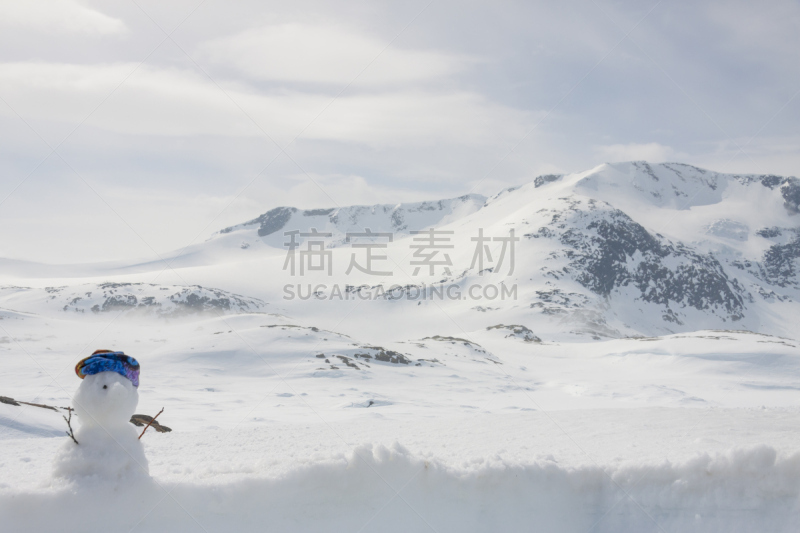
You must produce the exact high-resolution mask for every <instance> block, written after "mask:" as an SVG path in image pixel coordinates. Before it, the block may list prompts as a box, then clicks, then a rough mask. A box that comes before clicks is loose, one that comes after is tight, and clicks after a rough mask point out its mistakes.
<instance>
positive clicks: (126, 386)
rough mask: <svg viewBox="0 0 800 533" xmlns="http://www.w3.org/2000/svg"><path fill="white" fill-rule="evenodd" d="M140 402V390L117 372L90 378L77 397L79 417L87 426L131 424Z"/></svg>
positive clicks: (86, 379)
mask: <svg viewBox="0 0 800 533" xmlns="http://www.w3.org/2000/svg"><path fill="white" fill-rule="evenodd" d="M138 403H139V391H138V390H137V389H136V387H134V386H133V383H131V381H130V380H129V379H128V378H125V377H122V376H121V375H119V374H117V373H116V372H100V373H98V374H92V375H90V376H86V378H84V380H83V383H81V385H80V387H78V392H76V393H75V397H74V398H73V404H74V406H75V414H76V415H78V418H79V419H80V421H81V425H83V426H95V425H99V426H104V427H108V426H115V425H120V424H128V423H129V422H130V419H131V416H133V413H134V412H136V405H137V404H138Z"/></svg>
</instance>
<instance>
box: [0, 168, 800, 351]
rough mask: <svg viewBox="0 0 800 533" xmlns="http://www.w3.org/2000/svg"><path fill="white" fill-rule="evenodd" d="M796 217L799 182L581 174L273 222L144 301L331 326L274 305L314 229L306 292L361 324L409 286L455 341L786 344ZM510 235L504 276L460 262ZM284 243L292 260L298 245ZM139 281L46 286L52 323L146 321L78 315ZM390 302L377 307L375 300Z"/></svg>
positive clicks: (280, 213)
mask: <svg viewBox="0 0 800 533" xmlns="http://www.w3.org/2000/svg"><path fill="white" fill-rule="evenodd" d="M799 206H800V180H798V179H797V178H794V177H780V176H774V175H734V174H722V173H718V172H712V171H709V170H704V169H700V168H697V167H693V166H690V165H684V164H678V163H664V164H658V165H651V164H648V163H646V162H629V163H616V164H604V165H600V166H598V167H596V168H593V169H591V170H588V171H585V172H580V173H574V174H568V175H546V176H539V177H537V178H535V179H533V180H532V181H531V182H529V183H527V184H524V185H522V186H519V187H512V188H509V189H505V190H503V191H501V192H499V193H498V194H496V195H494V196H492V197H491V198H488V199H487V198H485V197H483V196H479V195H466V196H462V197H459V198H455V199H450V200H441V201H438V202H437V201H434V202H419V203H411V204H398V205H375V206H350V207H340V208H329V209H315V210H305V211H303V210H300V209H296V208H293V207H278V208H274V209H272V210H270V211H267V212H266V213H264V214H263V215H261V216H260V217H258V218H256V219H253V220H250V221H247V222H243V223H241V224H238V225H235V226H231V227H228V228H224V229H222V230H221V231H219V232H218V233H216V234H214V235H213V236H212V237H211V238H210V239H209V240H208V241H206V242H205V243H203V244H201V245H197V246H195V247H194V248H192V249H189V250H187V251H185V252H184V253H183V254H182V255H181V254H173V255H171V256H169V257H170V259H169V261H170V263H171V264H172V265H174V266H170V267H166V270H167V271H168V273H169V271H175V272H176V274H177V273H178V271H176V270H175V269H176V268H177V269H178V270H179V271H180V272H183V273H181V274H179V276H178V277H174V278H173V279H172V280H171V282H172V283H173V285H174V286H175V287H173V288H174V289H175V290H168V289H166V288H158V289H153V291H155V293H154V295H155V296H158V295H173V294H177V292H176V291H177V288H176V287H179V286H181V285H187V284H189V283H191V284H192V285H202V286H215V287H223V288H224V289H225V290H226V291H232V292H235V293H238V294H244V295H248V297H243V296H234V295H227V294H226V295H223V296H219V295H217V294H216V292H214V294H208V295H205V294H203V295H201V294H199V293H198V294H196V295H194V296H192V298H195V297H196V301H207V302H211V303H209V304H208V305H212V303H213V302H217V301H219V302H230V303H231V307H230V310H228V309H223V311H225V312H237V310H239V311H247V310H255V309H260V306H261V304H260V303H257V302H259V301H266V302H271V303H274V304H279V305H282V306H284V307H286V308H287V309H289V310H290V311H291V312H292V313H294V315H295V316H297V315H307V316H319V317H321V318H322V319H324V318H325V317H328V316H330V315H331V313H330V307H329V306H328V307H324V306H323V307H319V306H317V307H315V302H316V301H317V300H318V299H319V298H321V297H324V291H316V292H315V293H314V297H313V298H311V299H310V301H309V300H308V299H295V300H294V301H289V302H286V301H283V300H284V299H285V293H284V292H283V291H282V288H283V287H285V286H286V284H291V283H293V284H297V283H309V282H311V281H312V278H309V277H305V278H304V277H302V276H301V277H295V276H293V275H290V272H288V271H287V268H286V267H287V264H288V263H287V262H285V261H284V258H285V257H286V253H287V248H286V246H285V245H286V242H287V237H286V236H285V235H284V233H285V232H290V231H299V232H310V231H311V230H312V229H315V230H317V231H318V232H320V233H322V234H330V236H328V237H325V238H324V242H325V248H326V250H327V251H329V252H330V254H331V256H330V260H331V262H332V263H333V264H334V266H333V268H332V272H331V275H329V276H327V275H325V276H322V277H315V278H313V281H314V282H315V283H324V284H325V285H326V286H328V287H330V286H333V285H338V286H339V287H342V288H345V287H349V288H347V289H346V290H347V291H349V292H350V293H351V294H354V295H356V296H359V297H360V296H363V295H364V293H365V291H371V292H373V293H374V292H376V289H377V288H380V291H378V292H380V293H382V296H381V297H380V298H379V299H380V300H381V301H382V302H383V303H380V302H378V303H376V302H371V303H369V304H366V305H365V306H363V307H362V308H361V309H359V310H358V311H355V314H356V315H362V313H363V316H361V319H362V320H365V321H369V320H370V319H372V318H374V317H375V316H376V314H377V315H380V314H381V313H384V312H387V313H388V312H401V311H400V310H406V308H405V307H403V306H404V305H405V303H407V301H408V296H409V295H410V294H411V293H413V292H417V293H418V292H419V290H420V289H421V288H422V287H423V286H428V287H430V286H431V285H434V286H438V285H445V286H451V285H455V286H457V288H458V290H459V291H460V292H459V297H458V298H446V299H445V300H444V301H442V302H441V303H439V304H437V306H438V307H439V308H441V310H443V311H446V312H447V313H450V314H452V315H453V316H456V317H458V318H459V319H463V320H464V321H465V323H468V324H469V325H470V326H469V327H475V328H479V329H485V328H491V327H494V326H496V325H498V324H514V325H519V326H521V327H525V328H527V329H528V330H529V331H531V332H532V333H531V334H532V335H534V336H537V337H541V338H542V339H544V340H547V339H548V337H549V338H558V337H559V336H561V335H572V334H577V335H581V336H587V335H588V336H589V337H591V338H604V337H606V338H608V337H612V338H616V337H626V336H641V335H644V336H649V335H661V334H671V333H677V332H686V331H694V330H698V329H740V330H749V331H754V332H762V333H769V334H778V335H791V334H792V332H793V331H794V327H793V321H794V317H796V316H799V315H800V306H799V305H798V303H797V302H798V299H800V279H799V278H798V276H797V271H798V268H800V265H798V258H800V216H798V209H799ZM425 228H432V229H435V230H436V231H443V232H450V233H446V234H441V235H444V236H445V237H446V239H447V246H449V247H450V248H447V249H441V250H439V251H438V252H437V253H438V255H436V258H438V259H437V260H442V263H441V264H439V265H438V266H436V267H435V268H434V272H433V274H431V273H430V271H429V268H428V267H427V266H425V267H424V268H419V269H418V267H419V264H418V262H419V260H420V259H424V258H425V257H426V254H428V255H429V254H430V252H424V251H420V250H419V249H415V248H414V247H415V246H418V245H419V239H420V238H421V237H420V236H419V235H411V234H410V233H411V232H412V231H415V230H417V231H418V230H422V229H425ZM368 229H369V230H370V231H372V232H374V233H390V234H392V237H393V238H392V240H391V241H388V240H383V241H381V242H382V243H383V244H385V245H386V247H385V248H381V249H380V251H379V252H376V255H377V253H381V254H383V253H385V254H386V255H387V259H385V260H384V261H383V263H381V267H376V268H375V270H377V271H379V272H380V273H381V275H370V274H369V273H363V272H361V271H359V269H354V268H353V266H352V265H353V261H354V257H355V256H356V254H357V253H363V250H359V249H356V248H352V247H351V244H352V243H350V242H348V240H347V234H348V233H359V232H365V231H366V230H368ZM511 231H513V232H514V236H515V238H517V239H518V241H517V242H515V243H514V244H515V245H514V264H515V267H514V271H513V273H512V272H510V266H511V265H510V252H509V253H508V254H506V258H505V259H504V264H503V265H502V266H501V267H500V268H498V266H499V265H498V264H499V263H500V261H499V258H500V256H501V255H503V251H502V248H503V246H504V244H503V243H502V241H487V244H486V246H487V247H488V251H489V254H488V255H487V257H486V261H485V264H481V262H478V261H475V259H476V255H475V254H476V251H477V250H476V242H477V241H476V239H477V236H478V235H479V234H482V235H484V236H486V237H488V238H503V237H508V236H509V235H510V233H511ZM298 242H300V243H301V244H302V242H303V238H299V239H298ZM300 250H301V251H302V250H304V248H303V247H302V246H301V247H300ZM326 253H327V252H326ZM489 256H491V257H489ZM361 257H363V256H361ZM445 259H446V260H445ZM415 260H416V261H417V264H415V263H414V261H415ZM148 265H149V264H148V263H141V264H138V265H136V269H133V268H131V269H127V270H126V269H125V268H116V270H115V271H114V272H109V277H113V278H114V279H102V280H97V275H96V271H93V272H92V275H91V277H92V278H93V282H94V283H95V284H96V289H97V290H93V289H92V290H90V289H91V288H90V289H87V288H86V287H81V286H73V284H71V282H67V283H65V282H63V281H58V284H57V285H58V286H59V287H60V286H62V285H67V284H69V288H68V289H58V290H59V291H64V292H63V294H64V295H66V294H67V293H69V297H67V296H64V297H61V296H59V297H58V301H59V305H58V308H59V309H64V310H67V311H71V310H73V309H83V310H85V311H89V310H91V309H101V310H102V309H104V308H110V306H112V304H113V305H117V301H118V300H119V298H122V299H123V300H124V299H125V298H128V299H130V298H137V302H136V307H137V308H140V307H143V306H144V307H147V306H146V305H145V303H146V302H149V301H150V300H151V299H152V297H153V296H154V295H150V294H149V293H148V295H146V297H143V298H139V297H138V296H137V295H136V294H133V293H131V294H127V293H126V295H125V296H124V297H123V296H120V295H116V296H113V297H112V299H111V300H108V298H109V296H108V295H105V296H103V299H102V301H99V300H98V301H94V297H93V298H92V299H91V300H92V301H91V302H89V298H88V297H86V296H85V294H88V293H92V294H93V295H95V296H96V295H98V294H100V292H98V290H99V289H100V288H102V287H115V285H113V284H112V285H106V284H105V283H142V282H145V285H142V286H139V288H138V289H136V290H138V291H139V292H141V290H143V289H142V287H146V286H147V285H146V283H147V281H148V280H147V278H146V277H144V276H143V275H142V273H143V272H144V274H145V275H146V274H147V269H148V268H151V270H153V271H154V272H160V271H162V270H165V264H164V263H163V262H161V261H153V262H152V263H151V264H150V265H152V267H149V266H148ZM348 267H349V268H348ZM445 267H446V268H445ZM188 272H191V275H189V274H188ZM387 272H391V274H387ZM306 274H308V273H306ZM323 274H325V273H323ZM159 275H160V274H159ZM320 275H322V274H320ZM189 280H191V281H189ZM88 281H90V280H82V282H83V283H86V282H88ZM437 284H438V285H437ZM53 285H56V284H55V283H54V284H53ZM76 285H80V284H76ZM473 285H481V286H486V285H493V286H495V287H506V288H509V290H510V288H514V296H515V298H506V299H503V298H498V299H487V298H483V299H482V300H481V301H480V302H476V301H474V300H473V299H471V298H470V297H469V295H468V291H469V288H470V287H471V286H473ZM393 286H394V287H395V290H394V292H392V293H391V294H390V293H389V292H388V290H387V289H389V288H390V287H393ZM184 288H185V289H186V290H189V291H190V292H192V291H195V290H201V289H200V288H191V287H184ZM48 290H49V289H48ZM122 290H128V289H122ZM131 290H132V289H131ZM202 290H205V289H202ZM343 290H345V289H343ZM153 291H150V292H153ZM215 291H216V290H215ZM101 292H102V291H101ZM59 294H61V293H59ZM220 294H222V293H220ZM306 294H310V293H309V292H307V293H306ZM461 295H467V296H465V297H461ZM53 297H54V296H53V295H52V294H50V293H48V292H47V290H45V288H44V287H42V288H41V289H39V292H37V293H30V294H29V297H28V300H31V304H30V305H26V306H24V307H25V309H21V310H30V309H32V308H37V306H36V305H34V304H33V302H32V299H37V298H38V299H40V300H42V301H48V300H52V299H53ZM170 297H172V296H170ZM250 297H252V298H250ZM15 298H17V299H18V300H19V301H23V300H24V301H28V300H25V299H24V298H22V296H15ZM64 298H66V299H64ZM76 298H77V299H76ZM114 298H116V299H114ZM61 300H64V301H63V302H62V301H61ZM126 301H127V300H126ZM187 301H188V300H187ZM194 301H195V300H192V302H194ZM4 302H5V305H4V307H7V308H10V309H16V308H15V307H14V306H13V305H11V304H9V303H8V298H5V300H4ZM159 302H160V305H161V308H160V309H159V310H158V312H157V313H156V314H159V315H170V314H171V313H173V311H172V309H173V308H175V310H193V309H194V307H192V305H188V304H184V303H180V302H177V303H176V302H173V301H172V300H169V301H167V300H164V301H163V302H161V301H160V300H159ZM237 302H240V303H241V302H244V304H241V305H240V303H237ZM90 303H91V305H89V304H90ZM421 303H422V302H419V301H414V302H412V304H413V305H417V307H416V308H415V309H413V310H411V309H407V313H406V311H402V312H403V313H406V314H405V317H406V318H405V319H406V320H410V321H414V320H417V321H419V323H420V324H421V325H423V326H428V325H430V324H432V323H434V321H435V317H434V315H435V312H430V311H426V310H425V308H422V307H419V306H418V304H421ZM120 305H121V304H120ZM384 305H389V306H394V308H396V309H395V310H394V311H391V310H390V309H389V308H387V307H382V306H384ZM212 306H213V305H212ZM50 307H51V308H54V307H55V306H53V305H50ZM201 307H202V306H201ZM332 315H333V316H337V315H338V311H337V312H334V313H332ZM355 321H356V322H357V321H358V320H355ZM425 335H445V336H447V335H451V336H452V335H456V336H458V335H459V331H457V330H450V331H444V330H427V329H426V330H425ZM409 337H410V336H409Z"/></svg>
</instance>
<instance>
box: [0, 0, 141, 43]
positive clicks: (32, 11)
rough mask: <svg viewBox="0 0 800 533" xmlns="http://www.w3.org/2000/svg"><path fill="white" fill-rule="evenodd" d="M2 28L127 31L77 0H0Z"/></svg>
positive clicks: (103, 32) (100, 31) (91, 31)
mask: <svg viewBox="0 0 800 533" xmlns="http://www.w3.org/2000/svg"><path fill="white" fill-rule="evenodd" d="M0 26H6V27H23V28H27V29H32V30H37V31H41V32H64V33H90V34H92V33H94V34H101V35H108V34H115V33H124V32H126V31H127V28H126V26H125V23H124V22H122V21H121V20H119V19H116V18H113V17H109V16H108V15H104V14H103V13H100V12H99V11H95V10H94V9H91V8H89V7H86V6H83V5H81V4H80V3H78V2H76V1H75V0H24V1H16V0H0Z"/></svg>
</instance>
